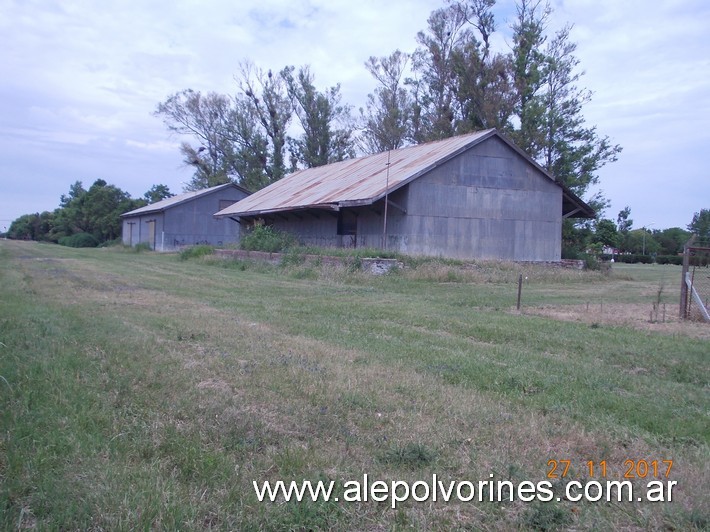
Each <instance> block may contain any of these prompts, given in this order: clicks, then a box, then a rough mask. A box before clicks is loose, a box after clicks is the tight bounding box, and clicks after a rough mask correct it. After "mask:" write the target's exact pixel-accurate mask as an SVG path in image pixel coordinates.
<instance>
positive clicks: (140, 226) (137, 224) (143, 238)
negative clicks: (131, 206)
mask: <svg viewBox="0 0 710 532" xmlns="http://www.w3.org/2000/svg"><path fill="white" fill-rule="evenodd" d="M163 221H164V219H163V213H161V212H158V213H153V214H145V215H143V216H140V215H139V216H131V217H130V218H124V219H123V233H122V237H123V243H124V244H125V245H126V246H135V245H137V244H141V243H144V244H150V245H151V247H153V248H154V249H160V235H161V233H162V231H163ZM151 222H153V223H154V225H155V232H154V234H155V240H154V241H151V231H152V226H151Z"/></svg>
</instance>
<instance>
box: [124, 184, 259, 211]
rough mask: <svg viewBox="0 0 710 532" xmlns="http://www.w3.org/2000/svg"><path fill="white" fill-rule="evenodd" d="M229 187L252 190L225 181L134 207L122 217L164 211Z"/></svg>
mask: <svg viewBox="0 0 710 532" xmlns="http://www.w3.org/2000/svg"><path fill="white" fill-rule="evenodd" d="M227 188H235V189H237V190H241V191H242V192H245V193H247V194H250V192H249V191H248V190H247V189H245V188H244V187H241V186H239V185H237V184H236V183H224V184H223V185H217V186H214V187H210V188H203V189H202V190H194V191H192V192H185V193H184V194H177V195H175V196H171V197H169V198H165V199H164V200H160V201H156V202H155V203H151V204H150V205H146V206H145V207H140V208H138V209H134V210H132V211H129V212H124V213H123V214H122V215H121V218H125V217H128V216H138V215H142V214H151V213H155V212H162V211H164V210H165V209H169V208H171V207H175V206H176V205H180V204H181V203H185V202H186V201H190V200H192V199H195V198H199V197H201V196H205V195H207V194H212V193H213V192H217V191H219V190H223V189H227Z"/></svg>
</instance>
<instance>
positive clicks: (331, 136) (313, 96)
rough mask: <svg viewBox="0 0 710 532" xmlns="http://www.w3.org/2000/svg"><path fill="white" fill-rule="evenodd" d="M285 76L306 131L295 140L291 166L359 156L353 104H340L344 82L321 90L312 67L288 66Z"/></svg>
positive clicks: (292, 146)
mask: <svg viewBox="0 0 710 532" xmlns="http://www.w3.org/2000/svg"><path fill="white" fill-rule="evenodd" d="M281 76H282V77H283V79H284V80H285V82H286V88H287V91H288V95H289V98H290V99H291V105H292V107H293V111H294V113H295V115H296V118H297V120H298V123H299V125H300V126H301V129H302V130H303V133H302V134H301V135H300V136H299V137H297V138H293V139H291V142H290V151H291V169H292V170H295V169H296V168H298V167H299V166H301V167H305V168H313V167H315V166H322V165H325V164H329V163H333V162H337V161H342V160H344V159H348V158H351V157H354V156H355V140H354V138H353V126H352V118H351V117H350V107H349V106H347V105H342V104H341V103H340V100H341V95H340V85H336V86H334V87H330V88H328V89H326V90H325V92H320V91H318V90H317V89H316V87H315V85H314V77H313V74H312V73H311V71H310V69H309V68H308V67H301V68H299V69H298V72H296V71H295V68H294V67H293V66H289V67H286V68H284V69H283V70H282V71H281Z"/></svg>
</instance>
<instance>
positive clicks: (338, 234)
mask: <svg viewBox="0 0 710 532" xmlns="http://www.w3.org/2000/svg"><path fill="white" fill-rule="evenodd" d="M215 216H216V217H219V218H222V219H224V218H231V219H233V220H235V221H239V223H241V224H242V225H243V226H247V225H248V223H249V222H252V221H255V220H257V219H262V220H264V221H265V222H266V223H267V224H270V225H272V226H273V227H274V228H276V229H279V230H283V231H288V232H290V233H293V234H295V235H296V236H297V237H298V238H299V239H300V241H302V242H303V243H304V244H309V245H318V246H332V247H377V248H380V247H386V248H387V249H390V250H396V251H400V252H402V253H406V254H411V255H428V256H441V257H448V258H459V259H502V260H514V261H559V260H560V256H561V247H562V220H563V218H567V217H584V218H591V217H593V216H594V211H593V210H592V208H591V207H590V206H589V205H587V204H586V203H584V202H583V201H582V200H581V199H580V198H578V197H577V196H576V195H575V194H573V193H572V192H571V191H570V190H569V189H568V188H566V187H565V186H564V185H563V184H561V183H559V182H557V181H556V180H555V179H554V178H553V176H551V175H550V174H549V173H547V172H546V171H545V170H544V169H543V168H542V167H541V166H540V165H538V164H537V163H536V162H535V161H533V160H532V159H531V158H530V157H528V156H527V155H526V154H525V153H524V152H523V151H522V150H520V149H519V148H518V147H517V146H515V144H513V142H512V141H510V140H509V139H508V138H506V137H505V136H504V135H502V134H501V133H499V132H498V131H496V130H493V129H490V130H486V131H480V132H476V133H472V134H468V135H462V136H458V137H452V138H449V139H445V140H441V141H437V142H430V143H426V144H421V145H417V146H409V147H406V148H401V149H398V150H392V151H390V152H384V153H379V154H376V155H370V156H367V157H361V158H357V159H350V160H346V161H342V162H339V163H334V164H330V165H327V166H321V167H317V168H310V169H306V170H301V171H298V172H294V173H293V174H290V175H288V176H286V177H285V178H283V179H282V180H280V181H277V182H276V183H273V184H272V185H270V186H268V187H266V188H264V189H262V190H260V191H258V192H256V193H254V194H252V195H251V196H249V197H247V198H245V199H243V200H241V201H239V202H238V203H235V204H234V205H231V206H230V207H227V208H226V209H223V210H221V211H220V212H218V213H217V214H216V215H215ZM235 225H236V224H235Z"/></svg>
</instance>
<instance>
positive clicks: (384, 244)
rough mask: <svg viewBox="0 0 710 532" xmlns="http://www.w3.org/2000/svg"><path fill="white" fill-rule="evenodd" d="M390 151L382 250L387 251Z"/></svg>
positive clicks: (388, 151) (386, 178)
mask: <svg viewBox="0 0 710 532" xmlns="http://www.w3.org/2000/svg"><path fill="white" fill-rule="evenodd" d="M390 153H391V151H390V150H387V174H386V177H385V219H384V222H383V224H382V249H384V250H386V249H387V201H388V199H389V189H390Z"/></svg>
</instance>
